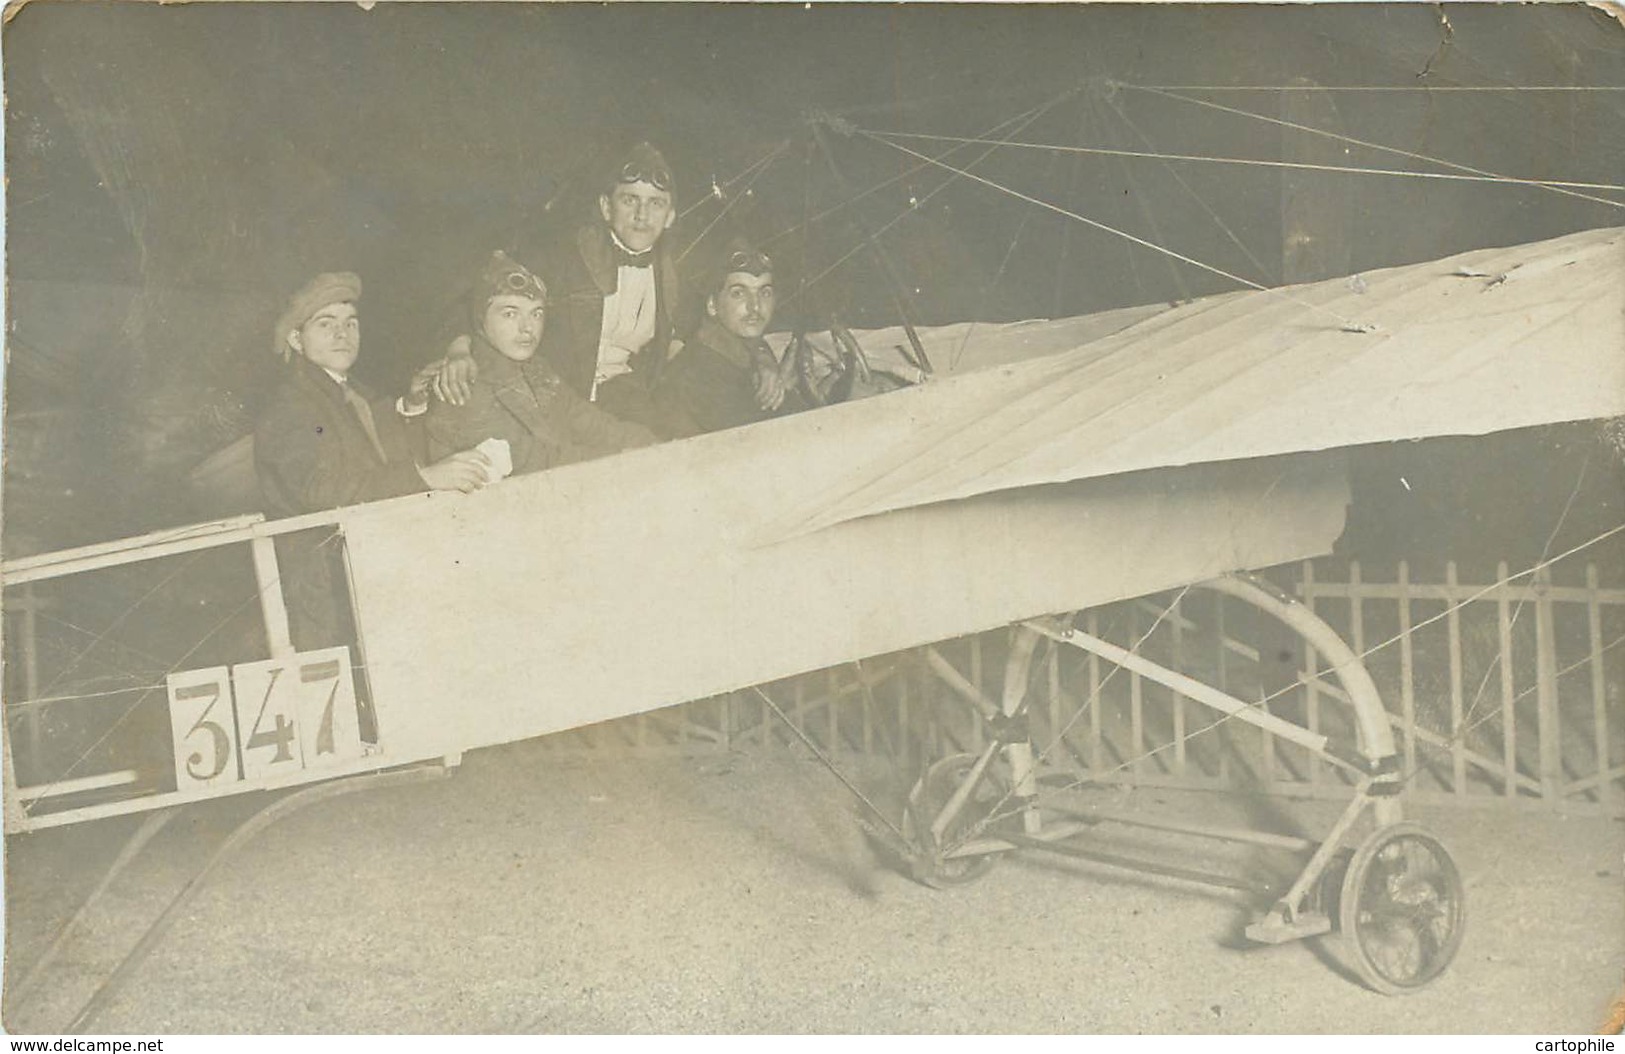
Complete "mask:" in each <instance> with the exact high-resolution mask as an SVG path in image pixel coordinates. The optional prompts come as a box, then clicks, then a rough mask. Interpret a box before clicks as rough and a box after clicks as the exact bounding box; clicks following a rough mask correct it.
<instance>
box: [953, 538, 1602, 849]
mask: <svg viewBox="0 0 1625 1054" xmlns="http://www.w3.org/2000/svg"><path fill="white" fill-rule="evenodd" d="M1621 532H1625V523H1621V524H1619V525H1617V526H1615V527H1611V528H1609V529H1608V530H1606V531H1603V532H1602V533H1600V534H1598V535H1596V536H1595V537H1593V538H1591V539H1589V540H1588V541H1585V542H1581V543H1580V544H1578V545H1575V546H1573V547H1571V548H1569V549H1566V550H1564V551H1563V552H1561V553H1559V554H1558V555H1556V556H1553V557H1549V558H1545V559H1542V560H1540V561H1537V562H1536V563H1535V564H1533V565H1532V566H1530V567H1528V568H1525V569H1524V570H1522V571H1519V572H1517V573H1516V574H1510V575H1507V576H1505V577H1503V578H1500V579H1498V580H1497V581H1495V582H1492V583H1491V584H1489V585H1487V586H1485V587H1483V588H1482V589H1479V590H1477V591H1475V592H1474V593H1472V594H1470V595H1469V596H1467V597H1466V598H1465V599H1463V600H1460V601H1457V602H1456V603H1454V604H1450V605H1447V606H1446V607H1445V609H1444V610H1443V611H1441V612H1439V613H1438V614H1436V615H1432V616H1430V617H1428V618H1426V619H1424V620H1423V621H1421V622H1418V623H1417V624H1416V625H1414V626H1412V627H1411V628H1410V629H1409V630H1406V631H1404V632H1401V633H1397V634H1395V635H1393V636H1391V637H1389V638H1387V639H1386V640H1384V641H1382V642H1381V643H1379V644H1375V645H1372V646H1371V647H1369V648H1366V649H1365V650H1364V651H1362V652H1360V653H1359V654H1357V655H1354V656H1353V657H1352V658H1350V659H1348V660H1346V661H1344V662H1342V663H1338V664H1336V665H1333V666H1328V667H1326V668H1325V669H1324V670H1321V671H1319V672H1318V673H1317V677H1323V676H1325V675H1326V674H1335V673H1338V672H1340V671H1342V670H1344V669H1347V668H1348V667H1349V666H1350V665H1352V664H1356V663H1363V662H1364V661H1365V660H1366V659H1367V658H1369V657H1371V656H1372V655H1375V654H1376V653H1377V652H1380V651H1383V650H1384V649H1386V648H1389V647H1391V646H1392V645H1394V644H1396V643H1397V642H1399V641H1400V640H1402V639H1404V638H1405V637H1407V636H1411V635H1414V634H1415V633H1416V632H1417V631H1418V630H1421V629H1423V628H1424V627H1426V626H1429V625H1432V624H1433V623H1436V622H1438V621H1440V620H1442V619H1445V618H1448V617H1449V616H1450V614H1451V612H1453V611H1459V610H1461V609H1462V608H1463V607H1466V606H1467V605H1468V604H1471V603H1473V602H1475V601H1478V600H1481V599H1483V598H1484V597H1485V596H1488V595H1489V594H1490V593H1493V592H1495V591H1496V590H1498V589H1502V588H1504V587H1506V586H1508V585H1511V584H1512V583H1513V582H1516V581H1517V580H1519V579H1521V578H1528V577H1530V576H1532V575H1535V574H1538V573H1539V572H1540V571H1543V570H1545V569H1546V568H1548V567H1551V566H1552V565H1554V564H1557V563H1559V562H1561V561H1563V560H1565V559H1568V558H1569V557H1571V556H1573V555H1575V554H1576V553H1579V552H1581V551H1583V550H1585V549H1588V548H1590V547H1591V546H1594V545H1598V544H1600V543H1602V542H1604V541H1606V540H1607V539H1609V538H1612V537H1614V536H1615V535H1617V534H1620V533H1621ZM1186 589H1189V587H1188V586H1187V587H1186ZM1180 595H1181V596H1183V595H1184V591H1183V590H1182V591H1181V593H1180ZM1176 601H1177V598H1176ZM1172 609H1173V605H1170V606H1169V608H1168V609H1167V610H1168V611H1171V610H1172ZM1166 614H1167V611H1165V612H1164V613H1163V615H1161V616H1159V617H1158V622H1160V621H1161V620H1162V618H1164V617H1166ZM1155 628H1156V624H1153V626H1152V629H1155ZM1147 633H1148V634H1149V631H1147ZM1144 641H1145V637H1144V636H1142V637H1141V638H1140V640H1139V641H1137V642H1135V647H1136V648H1138V647H1139V646H1140V645H1141V644H1143V643H1144ZM1121 668H1122V667H1120V666H1117V665H1115V664H1114V665H1113V666H1112V669H1111V670H1110V671H1109V672H1108V675H1107V679H1109V678H1110V676H1111V675H1112V674H1115V673H1116V672H1117V671H1118V670H1120V669H1121ZM1104 685H1105V680H1102V682H1101V686H1102V687H1104ZM1304 686H1305V682H1304V679H1303V675H1302V674H1301V673H1300V674H1299V675H1298V677H1297V678H1296V679H1294V680H1293V682H1292V683H1291V684H1288V685H1284V686H1283V687H1281V688H1279V689H1277V690H1275V691H1273V692H1271V693H1269V694H1268V695H1265V696H1263V697H1262V698H1260V699H1259V700H1258V701H1256V702H1254V703H1249V704H1248V709H1250V710H1256V709H1261V708H1263V707H1265V706H1266V705H1267V704H1269V703H1271V702H1273V701H1274V700H1276V699H1278V698H1280V697H1282V696H1284V695H1286V694H1287V693H1289V692H1293V691H1296V690H1297V689H1299V688H1301V687H1304ZM1098 694H1099V693H1098V691H1097V692H1095V693H1092V694H1091V696H1090V699H1089V700H1088V701H1086V702H1085V703H1084V705H1082V706H1080V707H1079V708H1078V713H1079V714H1081V713H1083V712H1084V711H1085V710H1086V709H1087V707H1088V705H1089V703H1090V702H1092V701H1093V700H1094V698H1095V697H1096V696H1097V695H1098ZM1242 712H1244V711H1239V710H1238V711H1236V712H1235V713H1229V714H1225V715H1223V716H1222V717H1219V718H1217V719H1215V720H1214V721H1212V722H1210V723H1208V724H1206V725H1203V726H1202V727H1201V728H1198V729H1196V730H1194V731H1191V732H1187V733H1186V734H1185V735H1184V736H1183V737H1181V738H1179V739H1174V740H1170V741H1169V742H1167V743H1163V744H1161V745H1160V746H1157V747H1155V748H1153V749H1151V750H1148V751H1146V752H1145V753H1143V754H1140V755H1137V756H1136V757H1133V758H1130V759H1128V760H1126V761H1124V762H1122V763H1121V764H1119V765H1117V766H1115V767H1113V768H1110V769H1106V770H1105V771H1103V772H1092V773H1090V774H1089V775H1088V776H1086V777H1084V778H1082V779H1079V780H1076V781H1074V782H1072V783H1070V784H1067V785H1066V786H1065V787H1062V788H1061V790H1063V791H1065V790H1075V789H1077V788H1079V787H1082V786H1084V785H1085V784H1088V783H1092V782H1099V781H1100V780H1103V779H1106V778H1109V777H1111V776H1114V775H1116V774H1117V773H1119V772H1124V771H1126V770H1128V769H1130V768H1133V767H1134V766H1136V765H1139V764H1140V763H1141V762H1143V761H1145V760H1147V759H1149V758H1152V757H1155V756H1157V755H1158V754H1161V753H1163V752H1164V751H1166V750H1168V749H1170V748H1172V747H1175V746H1177V745H1178V744H1180V743H1188V742H1190V741H1191V740H1192V739H1194V738H1196V737H1197V736H1199V735H1202V734H1203V733H1206V732H1208V731H1211V730H1212V729H1215V728H1218V727H1219V726H1221V725H1223V724H1225V723H1226V722H1228V721H1230V720H1232V719H1234V718H1235V717H1237V715H1238V714H1240V713H1242ZM1077 718H1078V714H1074V715H1073V718H1072V720H1071V721H1068V722H1067V725H1066V728H1064V729H1063V730H1062V735H1064V734H1065V732H1066V731H1067V730H1068V729H1070V728H1071V726H1072V725H1073V724H1074V723H1076V721H1077ZM1046 753H1047V750H1046ZM1042 756H1043V755H1040V757H1042ZM1035 764H1036V762H1035ZM1416 774H1417V773H1415V772H1413V773H1411V775H1410V776H1407V777H1406V779H1407V780H1409V779H1411V778H1414V776H1415V775H1416ZM1011 815H1014V813H1004V814H1001V815H998V816H995V815H991V814H990V815H989V816H988V817H986V818H985V819H984V820H983V821H982V823H981V825H980V828H985V827H986V826H987V825H988V824H991V823H993V822H994V821H995V820H997V819H1003V818H1005V817H1008V816H1011Z"/></svg>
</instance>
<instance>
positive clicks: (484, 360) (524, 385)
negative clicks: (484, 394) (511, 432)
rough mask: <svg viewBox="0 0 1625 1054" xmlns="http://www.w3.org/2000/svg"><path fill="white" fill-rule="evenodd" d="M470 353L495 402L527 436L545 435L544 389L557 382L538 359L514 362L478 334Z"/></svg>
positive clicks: (472, 343) (474, 337)
mask: <svg viewBox="0 0 1625 1054" xmlns="http://www.w3.org/2000/svg"><path fill="white" fill-rule="evenodd" d="M469 350H470V352H471V353H472V354H473V357H474V362H475V364H476V365H478V367H479V371H480V380H481V381H483V382H484V383H487V384H490V385H491V388H492V394H493V395H494V396H495V398H496V401H497V402H499V403H501V404H502V407H503V409H505V410H507V411H508V412H509V413H510V414H512V415H513V416H514V418H515V419H516V420H517V421H518V422H519V423H520V424H521V425H523V426H524V427H525V430H526V431H527V432H530V433H531V434H532V435H538V436H539V435H543V434H544V433H545V432H546V431H547V418H546V415H545V414H544V413H543V411H542V403H541V397H542V396H543V395H545V394H546V391H545V389H546V388H547V387H548V386H550V385H552V384H556V383H557V381H556V380H555V379H553V378H551V377H549V376H548V375H547V372H546V371H545V368H542V367H541V364H540V363H537V361H536V360H535V359H532V360H531V361H530V362H528V363H519V362H515V361H513V360H512V359H510V358H508V357H507V356H506V355H504V354H502V352H500V351H498V350H497V349H496V348H494V347H492V346H491V343H490V342H489V341H487V340H486V339H485V338H484V337H483V336H481V335H479V334H478V333H475V334H474V336H473V339H472V342H471V345H470V349H469Z"/></svg>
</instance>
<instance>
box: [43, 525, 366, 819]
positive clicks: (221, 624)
mask: <svg viewBox="0 0 1625 1054" xmlns="http://www.w3.org/2000/svg"><path fill="white" fill-rule="evenodd" d="M342 536H343V532H342V531H340V530H338V529H337V528H335V529H334V530H333V532H332V533H331V534H329V535H328V536H327V537H326V538H324V539H323V540H322V541H321V543H320V545H321V546H326V545H331V544H332V543H333V542H334V541H336V540H338V539H339V538H341V537H342ZM208 551H210V550H207V549H204V550H199V552H200V553H201V552H208ZM183 570H184V568H183ZM177 573H179V572H177ZM300 573H305V569H301V572H300ZM170 577H171V578H173V577H174V576H173V575H172V576H170ZM166 581H168V579H166ZM281 587H282V575H281V573H280V569H279V572H278V574H277V576H276V577H275V578H272V579H271V580H270V581H268V582H266V583H265V584H264V585H262V586H260V587H259V588H258V589H256V590H254V592H252V593H250V594H249V595H248V596H247V597H246V598H245V599H244V600H243V602H242V603H241V604H238V605H237V606H236V607H235V608H233V609H232V610H231V611H229V612H227V613H226V614H225V615H224V616H223V617H222V618H220V619H219V620H218V621H217V622H215V624H214V626H213V627H212V628H210V630H209V631H208V632H207V633H205V634H203V636H201V637H199V638H198V640H197V643H195V644H193V645H192V646H191V647H190V648H188V649H187V650H186V653H185V654H184V655H182V656H181V657H180V658H179V659H176V660H175V662H174V663H173V664H171V665H170V666H169V668H168V669H167V670H166V671H165V672H166V675H167V674H171V673H175V672H176V671H178V670H180V669H181V668H182V666H183V664H184V663H185V662H186V660H187V659H190V658H191V657H192V656H193V655H195V654H197V652H198V649H200V648H202V647H203V646H204V645H205V644H207V643H208V642H209V640H210V639H211V638H212V637H213V636H214V635H215V634H216V633H219V632H220V631H221V630H222V629H224V628H225V627H226V626H227V625H229V624H230V623H231V621H232V620H233V619H235V618H236V617H237V616H238V615H240V614H242V613H243V612H244V611H246V610H247V609H248V606H249V605H250V604H254V603H257V602H258V601H259V599H260V597H262V596H264V595H265V594H266V593H267V592H268V591H270V590H271V589H280V588H281ZM162 687H165V686H164V685H155V686H153V687H150V688H148V689H146V690H145V691H143V692H142V693H141V695H140V696H138V697H137V698H136V699H135V701H134V702H132V703H131V704H130V705H129V706H127V707H125V708H124V709H123V711H122V712H121V713H120V714H119V716H118V717H117V718H116V719H115V720H114V721H113V722H112V723H111V724H110V725H109V726H108V727H107V730H106V731H104V732H103V733H102V734H101V735H100V736H98V737H97V738H96V741H95V742H93V743H91V744H90V746H88V747H86V748H85V749H84V751H83V752H82V753H80V755H79V756H78V757H77V758H75V759H74V760H73V761H72V762H71V763H70V764H69V765H68V766H67V768H65V769H63V770H62V771H61V772H60V773H58V774H57V776H56V778H55V779H53V780H52V781H51V782H49V783H47V784H45V785H44V788H43V792H42V793H41V795H40V797H38V798H36V799H34V800H33V802H32V803H30V802H24V803H23V811H24V813H28V812H31V811H32V810H33V809H34V808H35V807H37V806H39V805H40V804H42V803H45V802H46V801H48V799H49V797H50V791H51V790H53V789H54V788H56V787H58V786H60V785H61V784H62V783H63V782H65V781H66V780H68V779H69V778H70V777H72V776H73V774H74V773H75V772H77V771H79V766H80V765H82V764H84V763H85V762H86V761H87V760H89V759H90V757H91V755H92V754H94V753H95V752H96V751H97V750H98V749H99V748H100V747H101V745H102V744H103V743H105V742H107V740H108V739H109V738H110V737H111V736H112V735H113V733H114V732H117V731H118V730H119V729H120V728H122V727H124V723H125V722H126V721H128V720H129V719H130V716H131V715H132V714H134V713H135V712H136V710H137V709H139V708H140V707H141V705H142V704H143V703H145V702H146V701H147V700H148V699H149V698H151V697H152V694H153V692H155V691H157V690H158V689H159V688H162Z"/></svg>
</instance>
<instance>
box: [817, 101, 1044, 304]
mask: <svg viewBox="0 0 1625 1054" xmlns="http://www.w3.org/2000/svg"><path fill="white" fill-rule="evenodd" d="M1069 94H1070V93H1068V95H1069ZM1067 97H1068V96H1067V95H1060V96H1057V97H1056V98H1054V99H1053V100H1051V101H1050V102H1049V103H1047V104H1045V105H1044V106H1042V107H1039V108H1038V109H1036V110H1034V111H1032V112H1030V113H1029V114H1026V115H1023V120H1022V122H1021V124H1020V125H1019V126H1018V127H1019V128H1026V127H1027V126H1028V125H1030V124H1032V123H1033V122H1034V121H1036V120H1038V119H1039V118H1040V117H1042V116H1043V115H1044V114H1045V113H1047V112H1048V111H1049V109H1050V108H1051V107H1053V106H1055V105H1057V104H1059V103H1060V102H1061V101H1062V100H1063V99H1065V98H1067ZM997 149H998V147H996V146H993V147H989V148H988V149H987V150H984V151H983V152H982V154H981V155H980V156H979V157H977V158H976V159H975V160H973V161H971V162H970V164H971V165H979V164H981V163H982V162H983V161H986V160H987V159H988V158H989V157H991V156H992V155H993V153H994V151H996V150H997ZM949 153H952V151H949ZM918 156H924V155H918ZM945 156H946V155H945ZM926 167H928V166H927V165H924V164H921V165H917V166H915V168H913V169H910V170H909V171H918V170H920V169H922V168H926ZM944 167H947V166H944ZM949 171H950V172H954V171H957V170H955V169H952V168H950V169H949ZM967 174H968V173H967ZM898 178H901V177H898ZM956 178H957V177H951V178H948V179H944V180H943V181H942V182H941V183H938V184H937V185H936V186H934V187H932V188H931V189H930V190H929V191H927V192H926V193H925V194H924V195H922V196H920V197H918V198H917V199H914V200H911V201H910V202H909V203H908V204H907V205H905V206H904V208H903V210H902V211H901V212H899V213H898V214H897V215H895V216H893V217H892V218H891V219H889V220H887V221H886V222H885V223H884V224H882V225H881V226H879V227H876V228H874V229H873V230H870V231H868V232H867V233H866V234H865V236H864V237H863V238H861V239H860V240H859V241H858V243H857V244H856V245H854V246H852V247H851V248H850V249H848V250H847V251H846V252H844V253H842V254H841V255H840V257H838V258H837V259H836V260H835V262H834V263H832V264H830V265H829V266H828V267H825V268H824V269H823V270H822V271H819V272H818V274H817V275H816V276H815V277H813V278H810V279H808V280H807V281H806V282H805V283H804V284H803V285H802V288H801V289H798V290H797V293H796V295H795V296H792V297H791V298H790V299H789V300H787V301H786V304H788V303H790V302H791V301H794V300H796V299H798V298H799V297H800V295H801V292H802V291H804V290H805V289H807V288H810V287H812V286H814V285H817V284H818V283H819V282H821V281H823V280H824V279H825V278H828V277H829V276H830V275H832V274H834V273H835V272H836V271H837V270H839V269H840V268H841V267H842V266H843V265H844V264H845V263H846V262H847V261H848V260H850V259H852V257H854V256H856V255H857V254H858V253H860V252H862V251H863V249H864V248H865V246H867V245H868V244H869V242H870V240H871V239H873V238H879V237H880V236H881V235H882V234H884V233H886V232H887V231H889V230H891V229H892V228H893V227H895V226H896V225H897V224H899V223H901V222H902V221H903V220H904V219H906V218H907V217H908V215H909V214H910V213H912V212H914V211H916V210H917V209H919V208H920V206H922V205H924V204H926V203H927V202H929V201H930V200H931V199H932V198H934V197H936V196H937V195H938V194H940V193H942V192H943V191H944V190H946V189H947V188H948V187H949V186H950V185H951V184H953V183H954V182H955V179H956ZM893 181H894V180H893ZM893 181H888V182H893ZM885 185H886V184H884V183H882V184H877V185H876V186H875V187H872V188H870V191H873V190H878V189H879V188H880V187H881V186H885ZM870 191H865V192H863V193H862V194H859V195H858V196H857V197H853V198H849V199H847V201H846V202H844V203H843V204H842V205H840V206H836V208H841V207H844V206H845V205H850V204H854V203H856V202H857V201H858V200H859V199H860V198H862V197H864V196H866V195H867V194H868V193H870ZM833 211H835V209H827V210H825V211H824V212H822V213H820V214H819V215H818V216H814V217H813V218H812V221H816V220H818V219H820V218H821V217H823V216H828V215H829V214H830V213H831V212H833ZM810 222H811V221H810Z"/></svg>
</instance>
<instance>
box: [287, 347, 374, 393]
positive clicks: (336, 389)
mask: <svg viewBox="0 0 1625 1054" xmlns="http://www.w3.org/2000/svg"><path fill="white" fill-rule="evenodd" d="M290 362H291V363H292V365H293V375H294V379H295V380H296V381H297V382H298V383H300V384H303V385H304V386H306V387H307V388H312V389H314V390H315V391H318V392H320V393H321V394H322V395H323V396H324V397H325V398H327V399H328V400H330V401H332V402H334V403H336V404H338V405H339V406H344V405H345V402H344V388H345V385H348V387H349V388H350V389H351V390H352V391H354V392H356V393H358V394H359V395H361V397H362V398H365V399H370V398H371V393H370V392H368V391H367V389H366V388H365V387H363V386H362V385H359V384H357V383H356V382H355V378H354V377H347V378H346V379H345V385H341V384H339V382H338V381H335V380H334V379H333V375H332V374H330V373H328V372H327V371H326V370H324V369H322V368H321V367H320V366H318V365H316V364H315V363H314V362H311V361H310V360H309V359H307V358H305V357H304V356H303V355H300V356H297V357H295V358H294V359H292V360H290Z"/></svg>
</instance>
